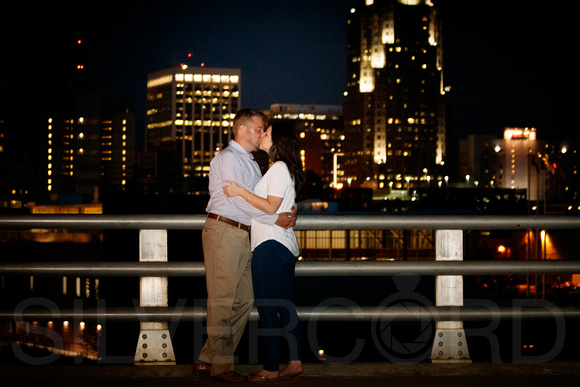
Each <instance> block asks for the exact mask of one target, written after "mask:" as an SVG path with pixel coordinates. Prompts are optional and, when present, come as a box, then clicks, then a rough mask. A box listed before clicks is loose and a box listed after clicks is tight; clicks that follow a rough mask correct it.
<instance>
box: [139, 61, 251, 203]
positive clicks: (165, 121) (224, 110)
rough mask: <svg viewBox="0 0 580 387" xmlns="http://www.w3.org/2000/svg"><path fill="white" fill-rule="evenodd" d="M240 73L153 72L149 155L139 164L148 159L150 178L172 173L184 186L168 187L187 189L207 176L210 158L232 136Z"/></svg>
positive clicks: (203, 70)
mask: <svg viewBox="0 0 580 387" xmlns="http://www.w3.org/2000/svg"><path fill="white" fill-rule="evenodd" d="M240 75H241V70H239V69H218V68H206V67H187V66H182V67H173V68H169V69H166V70H161V71H157V72H155V73H152V74H149V76H148V79H147V139H146V143H147V153H146V154H145V155H144V156H143V158H142V162H141V167H142V168H144V167H146V166H145V165H144V162H145V159H146V158H147V157H148V159H149V161H150V162H149V173H148V175H147V179H149V180H150V181H151V182H157V183H159V181H160V179H166V178H167V176H168V175H172V176H173V178H177V179H178V181H180V182H181V183H183V184H185V185H180V187H176V186H173V187H167V189H168V190H173V191H175V189H178V190H183V189H185V191H187V192H189V191H190V190H191V186H190V183H191V182H194V181H197V180H199V178H205V177H207V176H208V173H209V163H210V161H211V160H212V158H213V157H214V156H215V155H216V154H217V153H218V152H219V151H220V150H221V149H223V147H225V146H226V145H227V144H228V142H229V140H231V139H232V131H231V128H232V124H233V120H234V116H235V114H236V112H237V111H238V110H239V108H240V84H241V82H240ZM152 152H154V153H155V154H156V155H157V156H156V157H155V159H156V160H157V161H154V157H151V155H152V154H153V153H152ZM161 159H165V160H167V162H166V163H164V164H163V163H161V161H162V160H161ZM153 163H154V164H153ZM162 164H163V165H162ZM161 169H163V170H164V171H165V172H166V173H162V171H161ZM163 175H165V176H163ZM147 179H145V180H147ZM167 183H168V184H172V183H171V182H170V181H169V180H167ZM181 183H179V184H181Z"/></svg>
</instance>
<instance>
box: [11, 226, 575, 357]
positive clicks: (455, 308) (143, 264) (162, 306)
mask: <svg viewBox="0 0 580 387" xmlns="http://www.w3.org/2000/svg"><path fill="white" fill-rule="evenodd" d="M205 218H206V217H205V216H204V215H182V216H178V215H123V216H117V215H72V216H71V215H32V216H2V217H0V229H3V230H28V229H68V230H105V229H107V230H109V229H112V230H128V229H134V230H139V233H140V239H139V244H140V262H115V263H111V262H107V263H104V262H90V263H86V262H67V263H61V262H51V263H34V262H33V263H18V262H10V263H8V262H1V263H0V274H1V275H3V276H19V275H28V276H30V275H32V276H73V275H77V276H83V277H106V276H113V277H124V276H138V277H141V284H140V286H141V306H140V307H136V308H107V309H106V310H96V309H89V308H86V309H82V310H75V309H60V310H59V311H58V316H60V317H61V318H82V319H86V320H90V319H94V320H99V319H107V320H138V321H141V334H140V339H139V340H140V341H139V343H138V346H137V347H138V348H137V353H136V356H135V362H136V363H143V362H145V360H144V358H145V357H146V358H147V360H146V362H148V363H150V362H153V363H155V362H158V363H159V364H161V363H163V364H167V363H168V360H169V363H171V361H173V362H174V356H173V354H172V353H171V352H172V347H171V342H170V340H171V338H170V337H168V336H170V335H169V332H168V330H167V322H168V321H170V320H172V319H175V318H176V317H177V318H178V319H179V320H202V319H204V318H205V308H203V307H180V308H173V307H170V306H168V305H167V277H178V276H179V277H183V276H186V277H190V276H192V277H194V276H198V277H199V276H204V274H205V271H204V266H203V263H202V262H168V257H167V230H199V229H201V228H202V227H203V225H204V223H205ZM295 229H296V230H329V229H332V230H348V229H359V230H362V229H433V230H437V233H436V261H409V262H401V261H383V262H377V261H370V262H364V261H363V262H361V261H349V262H340V261H333V262H299V263H298V264H297V267H296V275H297V276H370V275H372V276H394V275H434V276H436V279H437V280H436V306H429V305H426V306H416V307H401V306H388V307H385V306H377V307H368V306H357V307H356V308H353V307H350V306H332V305H331V306H325V307H324V308H320V307H301V306H299V307H298V312H299V317H300V319H302V320H305V321H308V320H316V321H376V320H377V319H388V321H394V320H415V321H416V320H417V319H418V318H419V319H429V320H433V321H436V322H437V334H436V337H435V341H434V344H433V353H432V361H434V362H436V361H438V362H468V361H469V354H468V352H467V348H466V347H467V346H466V345H465V344H466V343H465V340H462V341H463V343H462V342H459V344H457V343H455V344H453V343H451V341H452V340H450V339H449V337H451V336H453V337H455V336H459V337H464V336H465V335H464V332H463V321H468V320H482V319H490V318H516V317H517V318H541V319H545V318H550V317H553V316H554V313H557V314H558V315H559V316H562V317H565V318H580V307H574V306H566V307H565V306H562V307H558V309H557V311H554V310H552V309H550V308H545V307H543V306H541V307H537V306H522V307H518V308H505V307H493V308H490V307H488V306H463V289H462V285H463V283H462V276H463V275H487V274H490V275H491V274H502V275H507V274H550V273H554V274H577V273H580V261H573V260H562V261H546V260H535V261H528V260H526V261H501V262H498V261H468V262H464V261H463V230H529V229H549V230H576V229H580V218H576V217H566V216H548V215H532V216H483V215H480V216H473V215H470V216H448V215H436V216H425V215H301V216H299V218H298V222H297V224H296V227H295ZM199 253H200V254H202V252H201V251H200V252H199ZM160 289H161V290H160ZM160 299H161V301H160ZM58 316H55V315H54V311H48V310H34V309H30V308H29V309H26V310H23V311H19V312H18V318H20V319H26V320H29V319H30V320H32V319H47V318H56V317H58ZM15 317H16V314H15V312H14V311H10V310H0V319H4V320H7V319H13V318H15ZM250 318H251V319H257V313H256V312H255V311H253V312H252V314H251V316H250ZM143 321H146V322H143ZM151 321H154V322H151ZM158 334H159V335H161V336H163V340H165V342H164V343H165V347H164V349H161V347H159V348H156V345H153V346H152V345H149V347H150V349H149V351H148V352H147V353H145V354H144V352H143V351H142V350H140V348H142V347H147V345H143V344H146V343H144V342H142V341H143V340H147V339H143V337H147V336H149V340H151V337H153V336H155V335H158ZM155 337H156V336H155ZM159 340H160V339H159ZM159 340H158V339H155V341H154V342H155V344H159V343H160V341H159ZM167 340H169V346H170V347H171V348H170V350H169V351H168V350H167ZM160 345H161V344H160ZM456 345H460V346H463V348H462V350H460V351H459V350H458V348H457V347H456ZM168 352H170V355H169V356H168ZM458 354H459V355H458Z"/></svg>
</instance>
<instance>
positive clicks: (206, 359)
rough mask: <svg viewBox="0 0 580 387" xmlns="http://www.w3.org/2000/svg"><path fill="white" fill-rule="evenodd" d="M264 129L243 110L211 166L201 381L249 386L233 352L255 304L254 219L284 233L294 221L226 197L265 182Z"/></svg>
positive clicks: (256, 116) (255, 114)
mask: <svg viewBox="0 0 580 387" xmlns="http://www.w3.org/2000/svg"><path fill="white" fill-rule="evenodd" d="M265 125H266V116H265V115H264V113H262V112H261V111H258V110H254V109H242V110H240V111H239V112H238V113H237V114H236V116H235V118H234V122H233V133H234V140H232V141H230V143H229V145H228V147H227V148H225V149H224V150H222V151H221V152H220V153H218V154H217V155H216V157H214V159H213V160H212V162H211V167H210V173H209V192H210V199H209V203H208V205H207V208H206V211H207V213H208V217H207V220H206V223H205V225H204V228H203V231H202V242H203V253H204V262H205V273H206V285H207V293H208V305H207V335H208V339H207V341H206V342H205V344H204V346H203V348H202V350H201V353H200V355H199V357H198V361H197V362H196V363H195V364H194V367H193V374H194V375H197V376H200V375H202V376H211V377H212V378H214V379H219V380H222V381H227V382H244V381H246V378H245V377H244V376H242V375H240V374H238V373H237V372H235V371H234V350H235V349H236V347H237V345H238V342H239V341H240V338H241V336H242V333H243V332H244V328H245V326H246V323H247V320H248V316H249V314H250V311H251V308H252V305H253V301H254V292H253V288H252V274H251V261H252V252H251V250H250V224H251V219H252V218H254V219H256V220H258V221H259V222H261V223H266V224H270V225H273V224H276V225H278V226H280V227H284V228H288V227H292V226H293V225H294V223H295V221H296V215H295V214H291V213H283V214H280V215H279V216H278V215H268V214H266V213H264V212H261V211H259V210H257V209H256V208H254V207H253V206H251V205H250V204H248V203H247V202H246V201H245V200H244V198H241V197H239V196H238V197H233V198H228V197H226V196H225V194H224V192H223V187H224V186H225V185H227V183H225V181H226V180H233V181H235V182H237V183H238V184H240V185H242V186H244V188H247V189H248V190H253V188H254V186H255V185H256V183H258V181H259V180H260V178H261V177H262V174H261V172H260V168H259V166H258V163H256V161H255V160H254V157H253V156H252V154H251V152H253V151H256V150H258V147H259V145H260V140H261V139H262V136H263V135H264V128H265Z"/></svg>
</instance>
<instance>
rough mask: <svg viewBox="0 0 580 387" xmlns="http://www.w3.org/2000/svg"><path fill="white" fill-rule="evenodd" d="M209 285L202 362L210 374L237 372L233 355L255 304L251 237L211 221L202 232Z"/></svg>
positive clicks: (229, 226) (227, 225)
mask: <svg viewBox="0 0 580 387" xmlns="http://www.w3.org/2000/svg"><path fill="white" fill-rule="evenodd" d="M202 242H203V254H204V262H205V276H206V285H207V295H208V300H207V304H208V305H207V335H208V339H207V341H206V342H205V344H204V346H203V348H202V350H201V353H200V355H199V358H198V359H199V360H200V361H202V362H204V363H208V364H211V374H212V375H217V374H221V373H224V372H227V371H233V370H234V351H235V349H236V347H237V345H238V343H239V341H240V338H241V337H242V334H243V333H244V329H245V327H246V323H247V321H248V316H249V314H250V311H251V309H252V305H253V302H254V291H253V288H252V271H251V266H252V252H251V250H250V234H249V233H248V232H247V231H244V230H240V229H238V228H235V227H233V226H231V225H229V224H226V223H223V222H220V221H217V220H215V219H210V218H208V219H207V220H206V222H205V225H204V228H203V231H202Z"/></svg>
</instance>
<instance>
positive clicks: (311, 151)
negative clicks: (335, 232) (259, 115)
mask: <svg viewBox="0 0 580 387" xmlns="http://www.w3.org/2000/svg"><path fill="white" fill-rule="evenodd" d="M270 118H271V119H272V120H274V121H283V122H288V123H291V124H293V125H294V126H295V129H296V135H297V137H298V145H299V146H300V155H301V157H302V166H303V168H304V170H305V171H311V172H313V173H315V174H316V175H317V176H318V177H320V180H321V181H322V186H323V188H330V187H332V188H341V187H342V186H343V185H345V183H346V181H345V180H344V169H343V167H342V165H343V153H342V147H343V143H344V119H343V117H342V106H336V105H294V104H274V105H272V106H271V107H270Z"/></svg>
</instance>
